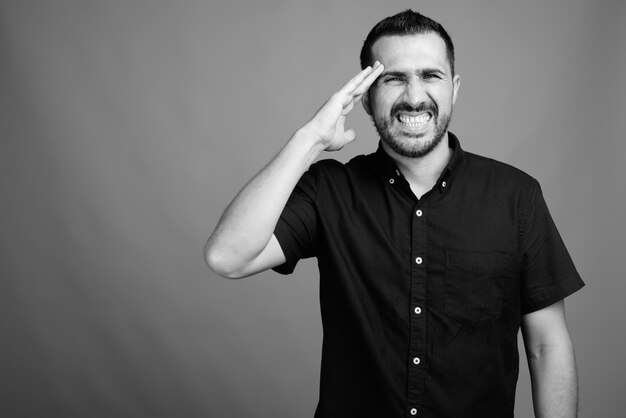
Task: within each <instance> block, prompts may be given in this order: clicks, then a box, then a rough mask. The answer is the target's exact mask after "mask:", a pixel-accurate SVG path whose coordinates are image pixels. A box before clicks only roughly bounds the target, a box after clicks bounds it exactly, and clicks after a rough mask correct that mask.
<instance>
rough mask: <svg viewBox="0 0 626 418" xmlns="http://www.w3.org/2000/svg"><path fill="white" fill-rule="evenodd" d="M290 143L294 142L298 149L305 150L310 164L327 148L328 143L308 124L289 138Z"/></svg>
mask: <svg viewBox="0 0 626 418" xmlns="http://www.w3.org/2000/svg"><path fill="white" fill-rule="evenodd" d="M289 144H293V145H294V146H295V148H296V149H298V150H300V151H302V152H304V154H305V158H306V159H307V160H308V164H311V163H312V162H313V160H315V158H317V156H318V155H319V154H320V153H321V152H322V151H324V150H325V149H326V144H325V143H324V142H323V141H322V139H321V138H320V137H319V135H316V134H315V133H314V132H313V131H312V130H311V129H310V128H309V127H307V126H306V125H305V126H303V127H302V128H300V129H298V130H297V131H296V132H295V133H294V134H293V136H292V137H291V139H290V140H289Z"/></svg>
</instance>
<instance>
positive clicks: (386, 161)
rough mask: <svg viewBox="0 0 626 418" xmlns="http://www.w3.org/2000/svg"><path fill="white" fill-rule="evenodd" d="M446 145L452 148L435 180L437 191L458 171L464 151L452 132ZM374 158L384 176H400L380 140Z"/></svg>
mask: <svg viewBox="0 0 626 418" xmlns="http://www.w3.org/2000/svg"><path fill="white" fill-rule="evenodd" d="M448 146H449V147H450V148H451V149H452V157H451V158H450V162H448V165H447V166H446V168H444V170H443V171H442V172H441V175H440V176H439V179H438V180H437V184H436V186H435V187H437V188H438V189H439V191H443V190H444V189H445V188H446V187H447V185H448V184H447V182H449V179H450V176H451V175H452V174H453V173H454V172H456V171H458V169H459V167H460V166H461V162H462V161H463V156H464V151H463V149H462V148H461V144H460V143H459V139H458V138H457V137H456V135H454V134H453V133H452V132H448ZM376 160H377V162H378V166H379V168H380V169H381V170H382V171H381V172H382V174H383V175H384V176H385V177H386V178H390V179H391V178H397V177H400V176H401V174H400V170H399V169H398V166H397V165H396V163H395V161H394V160H393V159H392V158H391V157H390V156H389V155H388V154H387V153H386V152H385V150H384V149H383V146H382V143H381V142H379V143H378V149H377V150H376ZM444 184H445V185H444Z"/></svg>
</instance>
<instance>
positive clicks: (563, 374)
mask: <svg viewBox="0 0 626 418" xmlns="http://www.w3.org/2000/svg"><path fill="white" fill-rule="evenodd" d="M528 365H529V368H530V374H531V380H532V394H533V404H534V410H535V416H536V417H537V418H575V417H576V416H577V407H578V381H577V375H576V362H575V358H574V349H573V347H572V343H571V340H570V338H569V334H567V335H564V336H562V337H561V338H560V341H559V343H558V344H556V345H547V346H543V347H537V348H536V349H534V350H533V352H530V353H529V354H528Z"/></svg>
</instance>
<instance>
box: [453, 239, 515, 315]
mask: <svg viewBox="0 0 626 418" xmlns="http://www.w3.org/2000/svg"><path fill="white" fill-rule="evenodd" d="M509 258H510V256H509V254H506V253H499V252H470V251H457V250H448V251H447V252H446V279H445V293H444V298H445V299H444V307H445V308H444V309H445V313H446V315H448V316H450V317H452V318H454V319H455V320H457V321H459V322H462V323H464V324H468V325H472V326H477V325H482V324H485V323H488V322H492V321H495V320H497V319H498V318H499V317H500V315H501V313H502V299H503V296H504V288H505V286H506V283H507V282H508V273H507V270H508V269H507V266H508V263H509Z"/></svg>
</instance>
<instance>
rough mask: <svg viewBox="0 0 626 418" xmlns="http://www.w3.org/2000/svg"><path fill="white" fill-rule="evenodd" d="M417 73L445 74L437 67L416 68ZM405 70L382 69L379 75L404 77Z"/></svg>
mask: <svg viewBox="0 0 626 418" xmlns="http://www.w3.org/2000/svg"><path fill="white" fill-rule="evenodd" d="M417 73H418V74H419V75H424V74H433V73H437V74H445V72H444V71H442V70H440V69H439V68H423V69H421V70H418V71H417ZM406 74H407V73H406V72H404V71H386V70H384V71H383V72H382V73H381V74H380V76H379V77H386V76H394V77H406Z"/></svg>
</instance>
